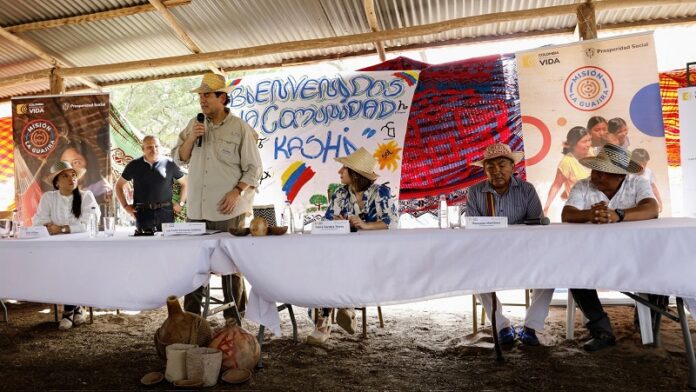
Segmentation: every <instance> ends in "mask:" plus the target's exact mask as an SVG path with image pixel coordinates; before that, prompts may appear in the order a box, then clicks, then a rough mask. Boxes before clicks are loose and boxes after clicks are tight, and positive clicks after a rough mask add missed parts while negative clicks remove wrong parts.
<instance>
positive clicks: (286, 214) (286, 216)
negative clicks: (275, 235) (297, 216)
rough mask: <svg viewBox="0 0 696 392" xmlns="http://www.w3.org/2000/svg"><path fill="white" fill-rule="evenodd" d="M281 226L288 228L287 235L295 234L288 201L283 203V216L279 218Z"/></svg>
mask: <svg viewBox="0 0 696 392" xmlns="http://www.w3.org/2000/svg"><path fill="white" fill-rule="evenodd" d="M280 219H281V221H282V222H281V225H282V226H287V227H288V233H294V232H295V224H294V223H295V222H294V221H293V213H292V207H290V200H286V201H285V208H283V215H281V217H280Z"/></svg>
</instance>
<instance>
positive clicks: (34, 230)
mask: <svg viewBox="0 0 696 392" xmlns="http://www.w3.org/2000/svg"><path fill="white" fill-rule="evenodd" d="M48 237H50V235H49V234H48V229H47V228H46V226H23V227H20V228H19V238H20V239H22V240H29V239H32V238H48Z"/></svg>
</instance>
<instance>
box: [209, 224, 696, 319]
mask: <svg viewBox="0 0 696 392" xmlns="http://www.w3.org/2000/svg"><path fill="white" fill-rule="evenodd" d="M694 243H696V219H688V218H665V219H659V220H650V221H641V222H622V223H620V224H613V225H592V224H552V225H550V226H509V227H508V228H506V229H494V230H485V229H484V230H472V229H459V230H452V229H450V230H439V229H418V230H383V231H360V232H357V233H351V234H349V235H335V236H330V235H326V236H318V235H284V236H278V237H274V236H271V237H227V238H222V239H221V240H220V246H221V248H222V250H223V253H224V255H226V256H227V257H229V259H230V260H231V262H233V263H234V264H235V266H236V268H238V269H239V270H240V271H241V272H242V273H243V274H244V276H245V277H246V279H247V280H249V282H250V283H251V285H252V289H251V292H250V299H249V304H248V307H247V317H248V318H250V319H252V320H254V321H257V322H260V323H261V324H264V325H266V326H267V327H270V328H271V329H272V330H274V331H275V332H278V331H279V318H278V314H277V312H276V311H275V303H276V302H282V303H292V304H296V305H300V306H309V307H316V306H332V307H346V306H375V305H389V304H396V303H405V302H411V301H417V300H424V299H430V298H438V297H445V296H454V295H463V294H471V293H476V292H490V291H497V290H510V289H524V288H554V287H564V288H568V287H572V288H603V289H611V290H616V291H633V292H644V293H654V294H666V295H674V296H679V297H696V284H694V277H696V262H695V261H696V260H694V256H693V249H694Z"/></svg>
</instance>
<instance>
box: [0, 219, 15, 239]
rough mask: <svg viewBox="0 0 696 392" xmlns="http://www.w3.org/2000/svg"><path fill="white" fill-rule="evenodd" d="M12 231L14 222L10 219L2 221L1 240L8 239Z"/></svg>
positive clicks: (0, 224) (0, 225)
mask: <svg viewBox="0 0 696 392" xmlns="http://www.w3.org/2000/svg"><path fill="white" fill-rule="evenodd" d="M11 231H12V221H11V220H9V219H0V238H7V237H9V236H10V232H11Z"/></svg>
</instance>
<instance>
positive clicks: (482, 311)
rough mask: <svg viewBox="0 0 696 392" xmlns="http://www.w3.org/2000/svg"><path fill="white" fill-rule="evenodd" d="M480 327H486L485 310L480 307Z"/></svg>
mask: <svg viewBox="0 0 696 392" xmlns="http://www.w3.org/2000/svg"><path fill="white" fill-rule="evenodd" d="M481 325H486V308H484V307H483V305H481Z"/></svg>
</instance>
